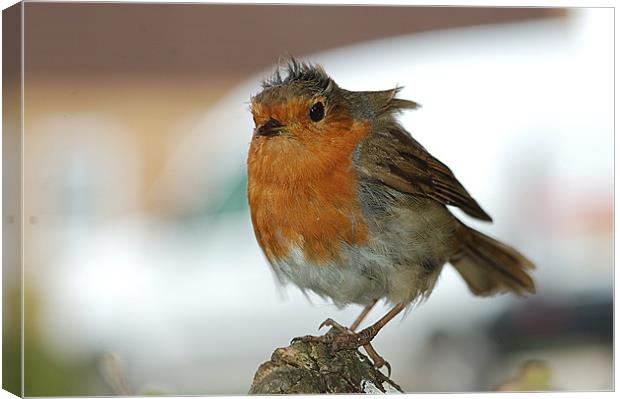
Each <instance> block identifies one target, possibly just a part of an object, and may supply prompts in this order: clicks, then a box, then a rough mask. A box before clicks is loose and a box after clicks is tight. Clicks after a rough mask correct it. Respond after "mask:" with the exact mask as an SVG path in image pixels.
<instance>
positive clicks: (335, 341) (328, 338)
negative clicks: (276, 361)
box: [292, 319, 392, 376]
mask: <svg viewBox="0 0 620 399" xmlns="http://www.w3.org/2000/svg"><path fill="white" fill-rule="evenodd" d="M323 327H333V328H334V329H335V330H336V332H331V331H330V332H327V333H326V334H324V335H320V336H315V335H305V336H303V337H297V338H294V339H293V341H292V342H318V343H322V344H325V345H327V346H328V347H329V348H330V349H331V350H332V351H334V352H338V351H341V350H345V349H357V348H359V347H363V348H364V349H365V350H366V353H368V356H369V357H370V359H371V360H372V362H373V365H374V366H375V368H377V369H380V368H382V367H386V368H387V370H388V376H389V375H390V374H391V373H392V367H391V366H390V363H388V362H387V361H386V360H385V359H384V358H383V357H381V356H380V355H379V354H378V353H377V351H375V349H374V348H373V347H372V345H371V343H370V342H371V341H372V339H373V338H374V337H375V335H377V332H378V331H375V329H374V328H372V326H371V327H368V328H365V329H363V330H362V331H360V332H359V333H355V332H353V331H351V329H349V328H347V327H344V326H342V325H341V324H339V323H337V322H336V321H334V320H332V319H327V320H325V321H324V322H323V323H321V325H320V326H319V329H321V328H323Z"/></svg>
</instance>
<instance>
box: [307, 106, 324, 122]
mask: <svg viewBox="0 0 620 399" xmlns="http://www.w3.org/2000/svg"><path fill="white" fill-rule="evenodd" d="M324 116H325V107H324V106H323V103H322V102H318V103H316V104H314V105H313V106H312V108H310V119H312V120H313V121H314V122H318V121H320V120H321V119H323V117H324Z"/></svg>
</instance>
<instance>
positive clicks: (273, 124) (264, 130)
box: [255, 118, 284, 137]
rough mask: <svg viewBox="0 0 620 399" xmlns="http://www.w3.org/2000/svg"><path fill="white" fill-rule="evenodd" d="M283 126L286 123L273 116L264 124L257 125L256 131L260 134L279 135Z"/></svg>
mask: <svg viewBox="0 0 620 399" xmlns="http://www.w3.org/2000/svg"><path fill="white" fill-rule="evenodd" d="M283 128H284V125H283V124H282V123H280V121H277V120H275V119H273V118H271V119H269V120H268V121H267V122H265V123H263V124H262V125H260V126H257V127H256V130H255V132H256V135H258V136H267V137H271V136H277V135H279V134H280V132H281V131H282V129H283Z"/></svg>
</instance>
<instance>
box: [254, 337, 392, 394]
mask: <svg viewBox="0 0 620 399" xmlns="http://www.w3.org/2000/svg"><path fill="white" fill-rule="evenodd" d="M249 393H250V394H312V393H402V390H401V388H400V387H399V386H398V385H397V384H396V383H395V382H394V381H392V380H390V379H389V378H388V377H386V376H385V375H383V374H382V373H381V372H380V371H378V370H377V369H375V368H374V367H373V365H372V363H371V362H370V360H369V359H368V358H367V357H366V356H364V355H362V353H360V352H359V351H357V350H342V351H338V352H333V351H331V349H330V348H329V347H327V346H326V345H325V344H321V343H314V342H312V343H303V342H294V343H292V344H291V345H290V346H288V347H286V348H278V349H276V350H275V351H274V352H273V354H272V355H271V360H269V361H267V362H265V363H263V364H262V365H260V366H259V368H258V370H257V371H256V374H255V375H254V381H253V382H252V386H251V387H250V392H249Z"/></svg>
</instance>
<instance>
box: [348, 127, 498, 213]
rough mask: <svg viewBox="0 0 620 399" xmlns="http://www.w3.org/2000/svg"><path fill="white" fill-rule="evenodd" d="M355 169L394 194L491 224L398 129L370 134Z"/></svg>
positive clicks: (447, 171)
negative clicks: (437, 204)
mask: <svg viewBox="0 0 620 399" xmlns="http://www.w3.org/2000/svg"><path fill="white" fill-rule="evenodd" d="M358 165H359V170H360V172H361V173H362V175H365V177H367V178H370V179H373V180H379V181H381V182H383V183H384V184H386V185H388V186H390V187H392V188H394V189H396V190H398V191H401V192H404V193H409V194H412V195H418V196H424V197H427V198H432V199H434V200H436V201H439V202H441V203H443V204H446V205H454V206H457V207H459V208H461V209H462V210H463V212H465V213H467V214H468V215H470V216H473V217H475V218H478V219H482V220H486V221H491V220H492V219H491V217H490V216H489V215H488V214H487V213H486V212H485V211H484V210H482V208H481V207H480V205H478V203H477V202H476V200H474V199H473V198H472V197H471V195H469V193H468V192H467V190H465V188H464V187H463V185H461V183H459V181H458V180H457V179H456V177H455V176H454V174H453V173H452V171H451V170H450V169H449V168H448V167H447V166H446V165H444V164H443V163H441V162H440V161H439V160H438V159H436V158H435V157H433V156H432V155H431V154H429V153H428V151H426V149H424V147H422V145H420V144H419V143H418V142H417V141H415V140H414V139H413V138H412V137H411V136H410V135H409V134H408V133H407V132H406V131H405V130H404V129H403V128H402V127H401V126H399V125H396V124H393V125H389V126H385V127H383V128H381V129H378V130H377V131H375V132H373V133H371V135H370V136H369V137H368V138H367V140H366V141H365V142H364V144H363V145H362V148H361V151H360V153H359V160H358Z"/></svg>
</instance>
